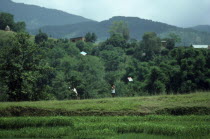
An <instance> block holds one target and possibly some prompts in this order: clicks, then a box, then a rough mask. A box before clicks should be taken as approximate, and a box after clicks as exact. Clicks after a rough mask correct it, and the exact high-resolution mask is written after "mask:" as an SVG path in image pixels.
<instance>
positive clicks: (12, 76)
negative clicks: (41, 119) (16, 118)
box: [0, 33, 47, 101]
mask: <svg viewBox="0 0 210 139" xmlns="http://www.w3.org/2000/svg"><path fill="white" fill-rule="evenodd" d="M29 37H30V36H29V35H28V34H26V33H19V34H17V35H16V36H15V37H14V38H12V39H10V40H9V42H10V44H9V45H7V46H4V47H2V48H1V51H0V78H1V83H2V84H3V85H4V86H5V87H6V88H7V90H6V92H7V94H8V96H9V98H8V99H9V100H10V101H21V100H39V99H44V98H42V97H44V95H43V94H42V92H41V90H39V92H38V91H37V90H36V88H37V87H38V86H37V82H38V80H39V79H40V78H42V76H43V74H44V73H46V72H45V71H47V70H46V68H45V65H40V61H41V59H40V58H39V56H38V55H37V54H38V51H39V50H38V47H37V46H36V45H34V44H33V43H31V41H29Z"/></svg>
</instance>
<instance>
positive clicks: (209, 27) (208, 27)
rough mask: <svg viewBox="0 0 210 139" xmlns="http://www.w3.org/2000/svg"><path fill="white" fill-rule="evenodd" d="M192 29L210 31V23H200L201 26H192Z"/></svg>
mask: <svg viewBox="0 0 210 139" xmlns="http://www.w3.org/2000/svg"><path fill="white" fill-rule="evenodd" d="M192 29H194V30H197V31H202V32H208V33H210V25H199V26H195V27H192Z"/></svg>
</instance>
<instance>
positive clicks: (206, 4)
mask: <svg viewBox="0 0 210 139" xmlns="http://www.w3.org/2000/svg"><path fill="white" fill-rule="evenodd" d="M12 1H14V2H21V3H25V4H33V5H39V6H42V7H46V8H52V9H58V10H62V11H65V12H68V13H71V14H76V15H80V16H83V17H86V18H89V19H93V20H96V21H102V20H106V19H109V18H111V17H113V16H132V17H140V18H144V19H151V20H153V21H159V22H164V23H167V24H171V25H176V26H180V27H191V26H195V25H210V0H12Z"/></svg>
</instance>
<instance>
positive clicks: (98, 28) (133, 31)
mask: <svg viewBox="0 0 210 139" xmlns="http://www.w3.org/2000/svg"><path fill="white" fill-rule="evenodd" d="M114 21H124V22H126V23H127V24H128V28H129V31H130V38H133V39H137V40H141V38H142V36H143V34H144V33H145V32H155V33H157V34H158V35H159V36H161V37H162V38H164V37H166V36H167V35H168V34H169V33H175V34H177V35H179V36H180V37H181V41H182V43H181V44H179V45H188V46H189V45H191V44H210V33H206V32H200V31H196V30H193V29H188V28H186V29H185V28H180V27H176V26H172V25H168V24H165V23H161V22H154V21H152V20H145V19H141V18H138V17H123V16H117V17H112V18H110V19H109V20H104V21H102V22H93V21H90V22H83V23H78V24H73V25H65V26H46V27H43V28H41V30H43V31H44V32H46V33H47V34H48V35H51V36H52V37H55V38H71V37H78V36H84V35H85V34H86V33H87V32H94V33H96V35H97V36H98V41H104V40H106V39H107V38H108V37H109V35H110V34H109V29H110V26H111V25H112V23H113V22H114ZM30 32H31V33H32V34H36V33H37V30H33V31H30Z"/></svg>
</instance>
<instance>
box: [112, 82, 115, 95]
mask: <svg viewBox="0 0 210 139" xmlns="http://www.w3.org/2000/svg"><path fill="white" fill-rule="evenodd" d="M111 94H112V97H115V85H114V84H113V85H112V92H111Z"/></svg>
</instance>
